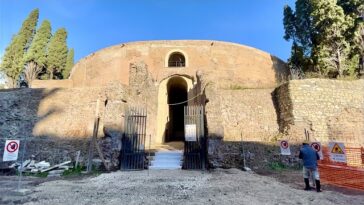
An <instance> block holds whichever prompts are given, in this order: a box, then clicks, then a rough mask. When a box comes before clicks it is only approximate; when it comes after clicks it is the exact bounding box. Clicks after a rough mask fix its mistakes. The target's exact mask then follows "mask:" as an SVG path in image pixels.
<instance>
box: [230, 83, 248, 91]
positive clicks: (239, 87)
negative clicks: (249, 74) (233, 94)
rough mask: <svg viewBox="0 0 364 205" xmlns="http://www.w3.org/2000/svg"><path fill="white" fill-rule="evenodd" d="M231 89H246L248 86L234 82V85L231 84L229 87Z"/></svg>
mask: <svg viewBox="0 0 364 205" xmlns="http://www.w3.org/2000/svg"><path fill="white" fill-rule="evenodd" d="M228 89H229V90H244V89H247V88H246V87H244V86H241V85H237V84H234V85H230V86H229V87H228Z"/></svg>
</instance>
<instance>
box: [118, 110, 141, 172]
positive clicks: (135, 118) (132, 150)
mask: <svg viewBox="0 0 364 205" xmlns="http://www.w3.org/2000/svg"><path fill="white" fill-rule="evenodd" d="M146 123H147V110H146V109H145V108H140V107H129V108H128V109H126V113H125V132H124V134H123V137H122V140H121V162H120V164H121V166H120V169H121V170H142V169H145V168H146V167H145V165H146V163H145V160H146V159H145V157H146V156H145V138H146Z"/></svg>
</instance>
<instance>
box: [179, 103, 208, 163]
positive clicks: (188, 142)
mask: <svg viewBox="0 0 364 205" xmlns="http://www.w3.org/2000/svg"><path fill="white" fill-rule="evenodd" d="M184 122H185V146H184V156H183V169H205V168H206V161H207V160H206V156H207V154H206V151H207V149H206V137H205V129H204V108H203V106H185V107H184Z"/></svg>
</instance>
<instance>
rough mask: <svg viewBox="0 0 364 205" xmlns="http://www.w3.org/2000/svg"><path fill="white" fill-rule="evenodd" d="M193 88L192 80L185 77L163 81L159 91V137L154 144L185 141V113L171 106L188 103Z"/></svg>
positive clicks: (175, 106) (174, 76) (178, 106)
mask: <svg viewBox="0 0 364 205" xmlns="http://www.w3.org/2000/svg"><path fill="white" fill-rule="evenodd" d="M192 88H193V81H192V78H190V77H189V76H183V75H173V76H171V77H168V78H166V79H164V80H162V81H161V82H160V83H159V89H158V111H157V121H156V124H157V126H156V128H157V132H156V133H157V135H156V137H155V138H154V139H153V142H152V143H155V144H163V143H166V142H171V141H183V140H184V113H183V111H184V110H183V109H184V108H183V107H184V106H186V105H187V103H182V104H180V105H169V104H174V103H179V102H183V101H186V100H187V98H188V96H189V95H190V93H189V92H190V90H191V89H192Z"/></svg>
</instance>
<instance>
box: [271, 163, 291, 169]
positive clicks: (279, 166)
mask: <svg viewBox="0 0 364 205" xmlns="http://www.w3.org/2000/svg"><path fill="white" fill-rule="evenodd" d="M269 168H270V169H272V170H274V171H282V170H284V169H287V166H286V165H284V164H283V163H282V162H272V163H270V164H269Z"/></svg>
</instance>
